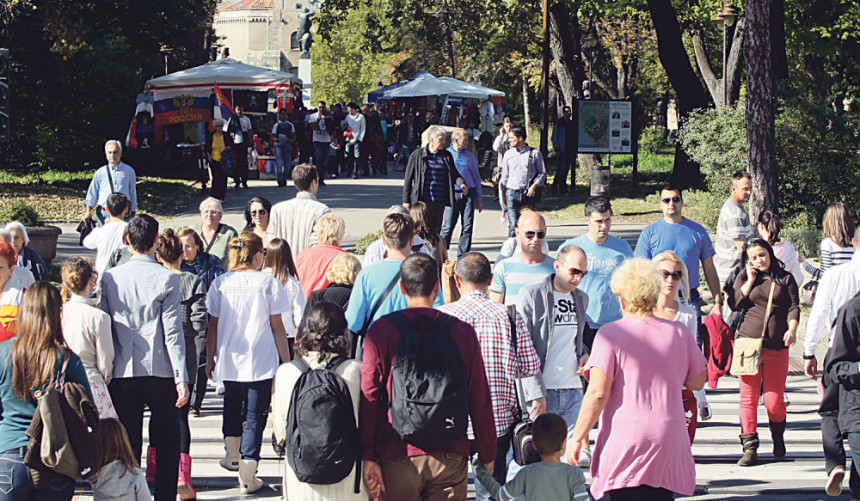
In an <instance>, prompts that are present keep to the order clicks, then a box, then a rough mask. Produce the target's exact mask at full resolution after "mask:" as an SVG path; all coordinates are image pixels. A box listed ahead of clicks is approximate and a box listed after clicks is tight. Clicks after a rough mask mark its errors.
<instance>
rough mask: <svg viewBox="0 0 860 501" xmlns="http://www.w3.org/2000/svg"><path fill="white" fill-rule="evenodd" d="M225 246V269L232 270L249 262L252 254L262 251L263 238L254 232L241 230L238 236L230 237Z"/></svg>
mask: <svg viewBox="0 0 860 501" xmlns="http://www.w3.org/2000/svg"><path fill="white" fill-rule="evenodd" d="M227 248H228V249H229V253H228V255H227V263H228V264H227V269H228V270H230V271H233V270H235V269H236V268H238V267H240V266H242V265H246V264H251V263H252V262H253V260H254V256H255V255H257V253H258V252H263V239H262V238H260V237H259V236H257V234H256V233H251V232H249V231H243V232H242V233H240V234H239V236H238V237H234V238H232V239H230V243H229V244H227Z"/></svg>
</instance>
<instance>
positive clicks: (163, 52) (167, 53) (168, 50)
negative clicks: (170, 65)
mask: <svg viewBox="0 0 860 501" xmlns="http://www.w3.org/2000/svg"><path fill="white" fill-rule="evenodd" d="M158 52H159V53H160V54H161V55H162V56H164V74H165V75H166V74H167V58H169V57H170V55H171V54H173V49H172V48H171V47H168V46H167V45H162V46H161V48H160V49H159V50H158Z"/></svg>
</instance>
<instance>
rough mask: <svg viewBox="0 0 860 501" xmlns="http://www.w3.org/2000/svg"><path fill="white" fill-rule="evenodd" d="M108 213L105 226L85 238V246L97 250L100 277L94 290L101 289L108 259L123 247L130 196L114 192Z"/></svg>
mask: <svg viewBox="0 0 860 501" xmlns="http://www.w3.org/2000/svg"><path fill="white" fill-rule="evenodd" d="M107 208H108V213H110V218H109V219H108V220H107V221H105V224H104V226H102V227H100V228H96V229H94V230H93V231H92V232H90V234H89V235H87V236H86V238H84V242H83V246H84V247H86V248H87V249H95V250H96V267H95V269H96V271H97V272H98V279H97V280H96V286H95V288H94V290H95V291H96V292H98V291H99V290H101V283H102V275H104V271H105V269H107V265H108V261H110V258H111V256H112V255H113V253H114V252H116V250H117V249H119V248H120V247H123V246H124V245H125V244H124V243H123V240H122V237H123V233H124V232H125V229H126V227H127V226H128V223H126V222H125V216H126V215H127V214H128V210H129V202H128V198H126V196H125V195H123V194H122V193H114V194H112V195H111V196H109V197H108V200H107Z"/></svg>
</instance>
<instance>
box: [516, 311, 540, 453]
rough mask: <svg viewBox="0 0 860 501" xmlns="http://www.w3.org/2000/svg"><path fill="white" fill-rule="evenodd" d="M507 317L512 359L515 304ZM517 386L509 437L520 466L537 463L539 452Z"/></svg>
mask: <svg viewBox="0 0 860 501" xmlns="http://www.w3.org/2000/svg"><path fill="white" fill-rule="evenodd" d="M508 317H509V318H510V321H511V347H512V349H513V352H514V360H516V358H517V307H516V305H513V304H511V305H508ZM515 386H516V387H517V403H518V404H519V407H520V412H521V413H522V414H521V416H520V421H519V422H517V423H516V424H515V425H514V432H513V436H512V437H511V447H512V448H513V452H514V461H516V463H517V464H518V465H520V466H525V465H527V464H532V463H537V462H539V461H540V460H541V458H540V454H539V453H538V451H537V449H535V446H534V440H533V438H532V426H533V425H534V422H533V421H532V420H531V418H529V413H528V411H527V410H526V405H525V400H526V398H525V395H523V387H522V385H520V384H519V382H516V384H515Z"/></svg>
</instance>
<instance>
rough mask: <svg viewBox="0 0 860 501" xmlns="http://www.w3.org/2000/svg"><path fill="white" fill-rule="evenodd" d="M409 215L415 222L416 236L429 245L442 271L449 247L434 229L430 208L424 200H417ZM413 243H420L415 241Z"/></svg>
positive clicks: (431, 254) (431, 255) (432, 255)
mask: <svg viewBox="0 0 860 501" xmlns="http://www.w3.org/2000/svg"><path fill="white" fill-rule="evenodd" d="M409 215H410V216H411V217H412V221H413V222H414V223H415V236H416V237H419V238H421V240H422V241H423V244H424V245H426V246H427V249H428V250H429V251H430V253H429V255H430V257H432V258H433V260H434V261H436V263H437V264H438V265H439V272H440V273H441V271H442V263H444V262H445V261H447V260H448V248H447V246H446V245H445V240H444V239H443V238H442V236H441V235H439V233H436V232H434V231H433V230H432V223H431V221H430V218H431V217H432V216H431V214H430V209H429V208H428V207H427V204H425V203H424V202H415V203H414V204H412V206H411V207H410V209H409ZM412 245H413V246H415V245H418V244H416V243H415V242H413V244H412Z"/></svg>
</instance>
